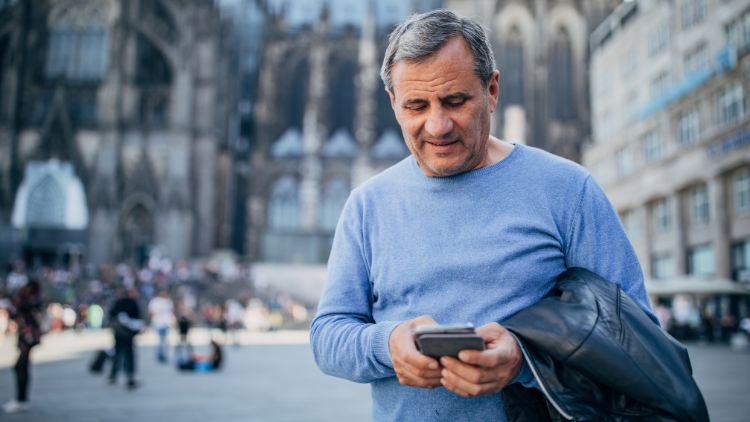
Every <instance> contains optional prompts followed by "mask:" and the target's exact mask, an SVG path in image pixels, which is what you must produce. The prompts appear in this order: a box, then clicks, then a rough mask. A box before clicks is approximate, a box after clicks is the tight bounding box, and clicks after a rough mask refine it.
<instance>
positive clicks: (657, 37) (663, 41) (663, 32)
mask: <svg viewBox="0 0 750 422" xmlns="http://www.w3.org/2000/svg"><path fill="white" fill-rule="evenodd" d="M667 45H669V21H668V20H666V21H664V22H662V23H660V24H659V25H658V26H657V27H655V28H653V29H652V30H651V32H650V33H649V36H648V55H649V57H653V56H655V55H657V54H659V53H661V52H662V51H664V50H666V49H667Z"/></svg>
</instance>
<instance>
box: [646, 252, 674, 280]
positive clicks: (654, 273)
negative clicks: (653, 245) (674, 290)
mask: <svg viewBox="0 0 750 422" xmlns="http://www.w3.org/2000/svg"><path fill="white" fill-rule="evenodd" d="M674 266H675V264H674V259H673V258H672V255H671V254H669V253H662V254H655V255H654V256H653V258H652V259H651V277H652V278H655V279H658V278H668V277H674V275H675V268H674Z"/></svg>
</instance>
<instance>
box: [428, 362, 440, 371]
mask: <svg viewBox="0 0 750 422" xmlns="http://www.w3.org/2000/svg"><path fill="white" fill-rule="evenodd" d="M427 367H428V368H430V369H438V364H437V362H431V363H430V364H429V365H427Z"/></svg>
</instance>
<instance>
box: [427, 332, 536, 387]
mask: <svg viewBox="0 0 750 422" xmlns="http://www.w3.org/2000/svg"><path fill="white" fill-rule="evenodd" d="M477 333H478V334H479V335H480V336H481V337H482V338H483V339H484V340H485V343H486V345H487V349H486V350H483V351H478V350H462V351H461V353H459V355H458V359H456V358H452V357H447V356H445V357H442V358H441V359H440V363H441V365H442V366H443V368H444V369H443V370H442V371H441V375H442V378H441V380H440V382H441V384H442V385H443V386H444V387H445V388H447V389H448V390H450V391H452V392H454V393H456V394H459V395H461V396H463V397H474V396H477V395H483V394H492V393H496V392H498V391H500V390H502V389H503V388H504V387H505V386H506V385H507V384H508V383H509V382H510V381H511V380H513V378H514V377H515V376H516V375H517V374H518V372H519V371H520V370H521V367H522V365H523V355H522V353H521V349H520V347H519V345H518V342H517V341H516V339H515V337H513V336H512V335H511V334H510V332H508V330H506V329H505V328H504V327H502V326H501V325H499V324H495V323H492V324H487V325H485V326H482V327H479V328H478V329H477Z"/></svg>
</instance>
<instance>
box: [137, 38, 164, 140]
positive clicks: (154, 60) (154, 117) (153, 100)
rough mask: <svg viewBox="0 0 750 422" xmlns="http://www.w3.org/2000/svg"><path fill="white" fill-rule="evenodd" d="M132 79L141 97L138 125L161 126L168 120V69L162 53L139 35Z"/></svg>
mask: <svg viewBox="0 0 750 422" xmlns="http://www.w3.org/2000/svg"><path fill="white" fill-rule="evenodd" d="M135 80H136V83H137V84H138V87H139V88H140V94H141V97H140V104H139V113H140V119H141V123H143V124H144V125H146V126H155V127H162V126H165V125H166V124H167V122H168V119H169V100H170V91H171V88H172V68H171V66H170V65H169V62H168V61H167V58H166V57H165V56H164V54H163V53H162V52H161V51H160V50H159V49H158V48H156V47H155V46H154V45H153V44H152V43H151V42H150V41H149V40H148V39H146V37H144V36H143V35H140V36H138V59H137V67H136V75H135Z"/></svg>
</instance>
